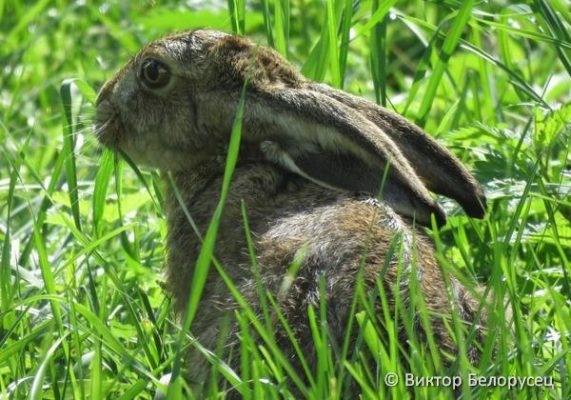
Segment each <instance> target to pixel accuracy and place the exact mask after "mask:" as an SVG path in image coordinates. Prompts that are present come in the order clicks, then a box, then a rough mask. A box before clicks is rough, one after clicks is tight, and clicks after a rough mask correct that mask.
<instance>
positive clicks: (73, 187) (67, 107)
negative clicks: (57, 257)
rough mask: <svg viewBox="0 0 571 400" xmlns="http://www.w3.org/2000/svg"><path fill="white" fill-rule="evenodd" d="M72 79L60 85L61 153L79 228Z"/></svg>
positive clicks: (74, 214) (73, 211)
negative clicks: (63, 117) (63, 119)
mask: <svg viewBox="0 0 571 400" xmlns="http://www.w3.org/2000/svg"><path fill="white" fill-rule="evenodd" d="M72 83H73V81H71V80H65V81H64V82H63V83H62V84H61V87H60V98H61V102H62V105H63V112H64V115H65V121H66V125H64V129H63V153H64V157H65V160H66V162H65V170H66V177H67V185H68V190H69V201H70V204H71V212H72V215H73V220H74V221H75V226H77V229H79V230H81V218H80V214H79V197H78V191H77V169H76V166H75V151H74V147H75V145H74V123H73V116H72V109H71V108H72V101H71V85H72Z"/></svg>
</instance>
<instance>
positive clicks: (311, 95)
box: [202, 86, 446, 226]
mask: <svg viewBox="0 0 571 400" xmlns="http://www.w3.org/2000/svg"><path fill="white" fill-rule="evenodd" d="M203 100H205V99H204V97H203ZM202 104H203V105H205V102H204V101H203V102H202ZM208 108H211V110H212V111H211V114H213V115H221V113H223V114H225V115H233V113H235V111H236V98H235V97H233V98H230V97H229V96H227V95H226V96H215V95H213V97H212V98H211V102H210V104H209V106H208ZM224 111H225V112H224ZM243 124H244V125H243V126H244V131H243V135H244V139H245V140H247V141H249V142H259V143H260V145H261V149H262V151H263V152H264V154H265V156H266V158H267V159H268V160H269V161H272V162H274V163H277V164H279V165H281V166H282V167H284V168H286V169H288V170H290V171H292V172H294V173H296V174H299V175H301V176H304V177H305V178H307V179H309V180H312V181H314V182H316V183H317V184H320V185H322V186H324V187H327V188H333V189H338V190H345V191H358V192H366V193H368V194H370V195H373V196H376V195H378V194H380V196H381V197H382V199H383V200H385V201H386V202H387V203H388V204H389V205H390V206H391V207H392V208H393V209H394V210H395V211H397V212H398V213H399V214H401V215H404V216H407V217H410V218H413V219H415V220H416V221H417V222H418V223H420V224H423V225H427V226H430V225H431V215H432V214H433V215H434V216H435V220H436V222H437V224H439V225H442V224H444V223H445V222H446V215H445V213H444V211H443V210H442V208H440V206H439V205H438V204H436V202H435V201H434V200H433V199H432V197H431V195H430V193H429V192H428V190H427V189H426V187H425V186H424V184H423V183H422V181H421V180H420V179H419V177H418V176H417V174H416V173H415V171H414V169H413V168H412V167H411V166H410V164H409V162H408V161H407V159H406V158H405V157H404V156H403V155H402V153H401V151H400V150H399V148H398V147H397V146H396V145H395V143H393V141H392V139H391V138H390V137H388V136H387V135H386V134H385V133H384V132H383V131H382V130H381V129H379V127H377V126H376V125H375V124H374V123H372V122H371V121H369V120H368V119H367V118H366V117H364V116H363V115H361V114H360V113H359V112H357V111H355V110H353V109H351V108H350V107H347V106H346V105H345V104H343V103H341V102H339V101H337V100H335V99H333V98H331V97H329V96H327V95H325V94H322V93H319V92H316V91H312V90H307V89H304V88H287V87H283V86H281V87H279V88H276V89H273V90H271V91H270V90H268V91H262V90H259V89H258V90H251V91H247V98H246V104H245V110H244V121H243ZM381 189H382V192H381Z"/></svg>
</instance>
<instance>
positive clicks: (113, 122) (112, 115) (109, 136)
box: [94, 101, 125, 150]
mask: <svg viewBox="0 0 571 400" xmlns="http://www.w3.org/2000/svg"><path fill="white" fill-rule="evenodd" d="M94 131H95V136H96V137H97V140H99V142H100V143H101V144H102V145H104V146H106V147H109V148H110V149H112V150H118V149H119V147H120V145H121V143H122V141H123V140H122V138H123V137H124V135H125V128H124V125H123V122H122V121H121V118H120V117H119V115H118V114H117V113H116V112H115V110H114V109H113V106H112V105H111V104H110V103H109V101H103V102H101V103H100V104H99V105H98V106H97V113H96V116H95V127H94Z"/></svg>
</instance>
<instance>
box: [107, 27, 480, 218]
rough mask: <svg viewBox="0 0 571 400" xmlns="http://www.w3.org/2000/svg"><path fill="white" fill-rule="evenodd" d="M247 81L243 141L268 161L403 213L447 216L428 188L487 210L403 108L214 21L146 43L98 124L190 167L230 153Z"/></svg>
mask: <svg viewBox="0 0 571 400" xmlns="http://www.w3.org/2000/svg"><path fill="white" fill-rule="evenodd" d="M244 84H246V98H245V106H244V107H245V108H244V119H243V128H242V140H243V142H247V143H248V145H249V148H255V149H257V150H256V151H257V152H258V153H259V156H260V158H261V159H263V160H264V161H265V162H271V163H274V164H276V165H278V166H279V167H281V168H284V169H286V170H288V171H290V172H293V173H296V174H298V175H301V176H303V177H305V178H307V179H308V180H311V181H313V182H315V183H318V184H320V185H322V186H324V187H326V188H328V189H335V190H345V191H356V192H366V193H369V194H371V195H378V194H380V196H382V197H383V199H384V200H385V201H386V202H387V203H388V204H389V205H390V206H391V207H392V208H393V209H394V210H396V211H397V212H399V213H400V214H402V215H405V216H407V217H411V218H415V219H416V221H418V222H419V223H422V224H425V225H430V221H431V217H430V216H431V214H432V215H434V216H435V218H436V221H437V223H439V224H442V223H444V222H445V214H444V211H443V210H442V209H441V208H440V207H439V206H438V204H436V202H435V201H434V200H433V199H432V197H431V195H430V193H429V191H428V190H432V191H434V192H437V193H441V194H444V195H446V196H449V197H452V198H454V199H456V200H458V202H459V203H460V204H461V205H462V206H463V207H464V209H465V210H466V211H467V212H468V214H470V215H472V216H475V217H481V216H483V214H484V210H485V198H484V195H483V192H482V190H481V188H480V186H479V184H478V183H477V182H476V180H475V179H474V178H473V177H472V175H471V174H470V173H469V172H468V171H467V170H466V169H465V168H464V167H463V166H462V165H461V163H460V162H459V161H458V160H457V159H456V158H455V157H454V156H453V155H452V154H450V153H449V152H448V151H447V150H446V149H444V148H443V147H442V146H440V145H439V144H438V143H437V142H436V141H434V140H433V139H432V138H430V137H429V136H428V135H426V134H424V132H422V131H421V130H420V129H419V128H418V127H416V126H414V125H413V124H411V123H409V122H407V121H406V120H404V119H403V118H402V117H399V116H398V115H396V114H394V113H392V112H389V111H388V110H385V109H384V108H381V107H379V106H377V105H375V104H373V103H370V102H368V101H366V100H363V99H359V98H357V97H354V96H351V95H349V94H347V93H344V92H341V91H338V90H335V89H332V88H330V87H329V86H326V85H321V84H316V83H314V82H312V81H310V80H307V79H305V78H304V77H303V76H302V75H301V74H299V72H298V71H297V70H296V69H295V68H294V67H293V66H292V65H291V64H290V63H288V62H287V61H286V60H285V59H283V58H282V57H281V56H280V55H279V54H278V53H276V52H274V51H273V50H270V49H267V48H265V47H260V46H256V45H255V44H253V43H252V42H250V41H249V40H247V39H244V38H240V37H236V36H231V35H227V34H224V33H221V32H217V31H212V30H195V31H191V32H186V33H181V34H176V35H172V36H167V37H165V38H163V39H160V40H158V41H156V42H153V43H151V44H149V45H147V46H146V47H145V48H143V49H142V50H141V51H140V52H139V54H137V55H136V56H135V57H134V58H133V59H131V60H130V61H129V62H128V63H127V64H126V65H125V66H124V67H123V68H122V69H121V70H120V71H119V72H118V73H117V74H116V75H115V76H114V77H113V78H111V79H110V80H109V81H108V82H107V83H106V84H105V85H104V86H103V88H102V89H101V91H100V93H99V97H98V99H97V117H96V120H97V125H96V133H97V135H98V137H99V139H100V141H101V142H102V143H103V144H105V145H107V146H109V147H111V148H113V149H116V150H121V151H122V152H124V153H125V154H126V155H128V156H129V157H130V158H131V159H133V160H134V161H135V162H140V163H144V164H150V165H153V166H156V167H158V168H161V169H164V170H188V169H192V168H193V167H195V166H196V165H198V164H200V163H201V162H204V161H207V160H208V159H211V158H214V157H220V156H221V155H223V154H224V152H225V146H226V144H227V142H228V138H229V135H230V132H231V129H232V124H233V121H234V119H235V115H236V111H237V109H238V104H239V102H240V97H241V89H242V87H243V86H244Z"/></svg>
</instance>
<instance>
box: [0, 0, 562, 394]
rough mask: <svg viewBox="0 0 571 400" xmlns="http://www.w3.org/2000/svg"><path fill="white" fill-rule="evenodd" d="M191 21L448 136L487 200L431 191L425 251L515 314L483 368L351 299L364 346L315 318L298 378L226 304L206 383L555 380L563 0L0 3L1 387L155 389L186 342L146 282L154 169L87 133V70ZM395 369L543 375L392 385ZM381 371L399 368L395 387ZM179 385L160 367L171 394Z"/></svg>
mask: <svg viewBox="0 0 571 400" xmlns="http://www.w3.org/2000/svg"><path fill="white" fill-rule="evenodd" d="M198 26H207V27H211V28H216V29H220V30H224V31H228V32H232V31H234V32H239V33H244V34H246V35H248V36H249V37H251V38H252V39H253V40H255V41H258V42H259V43H261V44H267V45H271V46H273V47H274V48H276V49H277V50H278V51H279V52H281V53H282V54H284V55H285V56H286V57H287V58H288V59H290V60H291V61H292V62H293V63H295V64H296V65H298V66H299V67H300V68H301V70H302V71H303V73H304V74H305V75H306V76H308V77H310V78H313V79H315V80H318V81H324V82H327V83H329V84H331V85H333V86H336V87H340V88H343V89H345V90H347V91H349V92H351V93H354V94H358V95H361V96H364V97H367V98H369V99H372V100H374V101H377V102H378V103H380V104H383V105H385V106H386V107H388V108H390V109H394V110H396V111H397V112H399V113H400V114H402V115H405V116H406V117H408V118H409V119H411V120H413V121H415V122H416V123H418V124H419V125H421V126H423V127H424V128H425V129H426V130H427V131H428V132H430V133H431V134H432V135H433V136H434V137H436V138H437V139H438V140H439V141H441V142H442V143H444V144H446V146H447V147H448V148H449V149H451V150H452V151H453V152H454V153H455V154H456V155H457V156H458V157H459V158H460V159H461V160H462V161H463V162H464V163H465V164H466V165H467V166H468V167H469V168H470V170H471V171H473V172H474V173H475V175H476V176H477V177H478V179H479V180H480V182H482V184H483V185H484V187H485V190H486V193H487V196H488V199H489V203H490V204H489V208H488V214H487V217H486V218H485V219H484V220H471V219H469V218H467V217H466V216H465V215H464V214H463V212H462V211H461V210H460V209H459V208H458V207H457V205H456V204H455V203H452V202H451V201H448V200H445V199H442V204H443V205H444V207H445V208H446V209H447V211H448V214H449V216H450V217H449V222H448V224H447V225H446V226H445V227H443V228H441V229H440V230H439V231H438V232H432V231H430V232H429V233H428V234H429V235H430V236H432V237H433V238H434V240H435V243H436V248H437V256H438V259H439V261H440V263H441V265H442V267H443V269H444V270H446V271H448V272H449V273H451V274H454V275H457V276H459V277H460V279H462V280H463V281H465V282H467V283H466V284H467V285H469V283H468V282H470V279H471V278H475V279H476V280H478V281H480V282H481V283H483V284H485V285H486V286H488V287H490V288H492V289H493V290H495V291H497V292H499V293H502V294H504V295H505V297H506V299H507V300H508V302H509V303H510V304H511V307H512V309H513V321H506V320H505V318H504V319H502V313H501V312H499V313H498V314H497V315H495V316H494V317H493V318H491V321H490V325H491V326H490V327H489V330H490V332H492V333H493V334H492V335H491V337H492V339H491V340H490V341H489V342H488V343H487V345H486V346H485V348H484V356H483V358H482V361H481V363H480V365H476V366H471V365H469V363H468V362H467V359H466V355H465V354H461V355H460V357H459V358H458V361H457V362H455V363H453V364H452V366H451V367H449V368H447V369H444V368H443V367H442V361H441V359H440V355H439V354H438V351H437V350H436V349H435V348H433V347H431V346H428V347H427V346H423V345H422V344H421V343H419V341H418V339H417V338H415V337H414V332H413V331H411V332H409V346H408V347H407V352H406V354H403V351H404V350H403V347H402V346H400V344H399V343H398V341H397V339H396V338H395V337H394V336H392V335H389V337H380V335H379V330H378V329H377V326H376V325H375V317H374V316H373V315H370V313H369V311H368V310H366V309H365V310H364V311H363V312H361V313H359V314H357V318H356V320H357V322H356V323H358V324H359V326H360V329H361V341H362V344H361V351H360V352H358V353H357V354H356V355H355V356H351V357H349V356H347V357H346V359H344V360H341V361H339V362H332V360H333V358H334V357H333V354H332V350H331V349H330V347H328V346H327V336H326V334H324V335H321V334H322V333H323V330H321V329H320V328H319V327H318V326H319V324H318V319H319V318H318V316H316V317H314V318H313V319H312V321H313V322H314V323H316V335H315V336H316V348H317V349H318V353H319V354H320V357H321V359H322V360H323V362H322V363H320V366H319V368H318V371H317V372H316V373H315V375H314V376H311V377H306V378H305V381H306V382H307V381H309V383H303V382H304V379H300V377H301V378H303V376H304V371H291V369H288V367H287V360H283V357H282V358H280V356H279V352H277V351H276V349H275V348H273V347H272V346H270V345H267V346H264V345H262V346H256V345H254V344H253V340H250V339H251V338H252V337H253V334H252V333H251V332H253V331H255V330H256V329H258V330H262V333H264V332H263V330H264V329H267V328H265V325H261V324H256V321H254V320H253V319H252V317H251V315H250V314H249V313H248V310H242V311H241V312H240V313H239V316H240V320H241V321H242V322H243V323H242V325H243V328H244V329H243V331H242V335H243V337H244V340H243V353H244V354H246V355H247V357H248V358H247V360H248V362H244V365H245V366H246V367H244V368H243V369H242V371H241V375H233V374H232V371H229V370H228V369H227V368H226V367H225V366H224V365H220V364H218V366H217V368H216V373H217V374H219V375H223V376H225V377H227V378H228V379H227V383H225V384H217V383H215V382H216V381H215V380H214V379H213V381H212V382H213V383H212V385H211V388H210V391H209V396H210V397H211V398H219V397H223V396H224V394H225V393H226V391H227V390H228V388H229V387H230V386H231V385H236V386H238V387H240V390H241V393H242V394H243V395H244V398H256V399H262V398H264V399H265V398H275V399H277V398H284V397H285V398H288V397H289V398H294V395H293V394H291V393H290V392H289V391H288V388H287V387H286V386H285V385H284V383H288V382H290V383H291V382H293V386H297V390H298V393H301V394H303V395H304V396H305V397H307V398H313V399H324V398H331V399H341V398H344V397H345V395H346V393H347V389H348V387H349V382H350V381H351V380H353V381H356V382H357V385H358V386H359V387H360V388H361V391H362V398H365V399H373V398H379V399H385V398H395V399H401V398H407V397H413V398H420V399H422V398H433V399H441V398H444V399H447V398H453V397H455V396H460V397H461V398H464V399H470V398H475V399H488V398H497V399H507V398H509V399H517V398H521V399H531V398H540V399H544V398H545V399H569V398H571V379H570V378H569V377H570V376H571V354H570V345H571V340H570V336H571V312H570V302H571V300H570V299H571V264H570V258H571V251H570V248H571V200H570V198H571V196H570V192H571V156H570V154H569V151H570V150H569V148H570V145H571V141H570V133H571V124H570V122H571V31H570V27H571V8H570V4H569V1H568V0H550V1H548V0H536V1H531V0H530V1H526V2H525V3H524V2H522V3H517V4H515V3H513V2H509V1H494V2H475V1H470V0H468V1H456V0H444V1H419V0H416V1H415V0H411V1H395V0H387V1H381V0H370V1H352V0H323V1H313V0H283V1H279V2H278V1H270V0H261V1H253V2H246V4H243V2H242V1H240V0H228V2H227V3H226V2H224V1H213V2H210V1H200V0H196V1H188V2H187V4H186V5H184V6H183V5H178V4H177V2H151V1H149V2H126V3H123V2H118V1H109V2H104V3H101V4H98V5H96V6H95V5H91V2H85V1H78V2H67V1H45V0H40V1H35V2H34V1H23V0H13V1H8V2H4V1H0V67H1V68H2V74H1V76H0V82H1V84H0V216H1V219H0V249H1V255H0V262H1V263H0V398H2V399H8V398H14V399H24V398H26V399H27V398H30V399H72V398H73V399H75V398H77V399H83V398H90V399H100V398H120V399H131V398H137V399H151V398H153V396H154V395H155V393H156V392H157V390H158V389H159V388H163V389H164V386H163V385H162V384H161V382H160V380H161V378H162V377H165V376H166V375H167V374H169V373H171V372H172V371H173V365H175V361H176V360H177V355H178V354H179V351H180V350H181V348H182V347H186V346H188V345H192V344H191V342H192V340H191V338H189V337H188V336H182V337H181V335H179V332H180V329H179V327H180V322H179V321H178V320H177V319H176V318H175V317H174V315H173V314H172V312H171V311H170V302H169V299H168V298H167V297H166V296H165V293H164V291H163V289H162V288H161V281H162V279H163V278H162V270H163V264H164V251H165V249H164V242H165V234H166V225H165V220H164V216H163V212H162V195H161V181H160V177H159V175H158V173H157V172H156V171H153V170H150V169H141V171H134V170H133V169H132V168H131V167H130V166H128V165H127V164H126V163H124V162H123V161H120V160H117V159H116V158H115V157H114V155H113V154H111V153H109V152H107V151H105V152H102V151H101V149H100V148H99V145H98V143H97V141H96V140H95V137H94V135H93V132H92V128H91V125H92V122H93V115H94V99H95V93H96V91H97V89H98V88H99V87H100V86H101V84H102V83H103V82H104V81H105V79H107V78H109V77H110V76H111V75H112V74H113V73H114V71H116V70H117V68H119V67H120V66H121V65H122V64H123V63H125V62H126V61H127V60H128V58H129V57H130V56H131V55H133V54H134V53H135V52H136V51H137V50H138V49H139V48H140V47H141V46H142V45H143V44H145V43H146V42H148V41H149V40H152V39H154V38H158V37H160V36H161V35H163V34H165V33H170V32H174V31H179V30H185V29H189V28H194V27H198ZM413 295H414V291H413ZM365 308H366V307H365ZM398 308H399V307H398V305H397V309H398ZM315 313H317V314H318V315H319V310H317V311H315ZM310 314H311V313H310ZM364 316H367V317H370V320H367V318H364ZM385 323H387V324H388V325H390V324H391V321H385ZM394 331H395V330H394V329H393V332H394ZM259 333H260V332H258V334H259ZM265 333H269V334H270V335H271V332H265ZM262 336H263V335H262ZM459 336H460V337H461V336H462V335H459ZM179 339H182V340H179ZM492 341H493V342H495V344H493V343H492ZM494 347H495V350H494ZM493 353H495V354H493ZM371 363H372V364H373V365H374V366H375V368H374V369H373V370H371V369H370V368H369V369H367V368H365V366H366V365H370V364H371ZM175 371H176V369H175ZM405 372H411V373H413V374H415V376H418V377H420V376H424V377H430V376H449V377H460V378H462V379H463V380H464V383H466V382H468V379H469V377H470V376H477V377H480V378H482V379H491V380H493V379H495V378H497V377H522V378H523V377H541V378H542V379H544V381H545V382H547V385H545V384H544V385H539V386H535V385H533V384H532V383H530V382H528V383H527V384H525V385H522V387H516V388H510V387H508V385H507V384H502V381H501V380H500V381H499V382H496V383H497V384H496V385H491V386H490V385H488V387H486V385H474V386H470V385H467V384H464V385H462V386H461V387H460V388H458V389H457V390H454V389H453V388H452V387H450V386H451V385H450V384H448V385H446V384H445V383H446V382H444V381H442V382H441V384H440V385H439V386H437V387H431V385H428V384H425V385H424V386H422V385H420V386H419V385H417V386H414V387H409V386H407V384H406V382H405V380H404V377H405ZM388 373H396V374H397V376H398V377H399V378H400V380H399V382H397V383H396V384H395V385H394V386H393V387H391V385H388V384H387V381H386V377H387V374H388ZM470 374H474V375H470ZM494 377H495V378H494ZM264 378H267V379H264ZM177 382H179V383H180V382H181V381H180V380H177ZM432 382H434V381H432ZM188 390H189V389H188V388H185V384H184V383H181V385H172V386H171V389H170V391H169V393H168V397H169V398H172V399H175V398H192V396H193V395H192V393H189V392H188Z"/></svg>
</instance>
